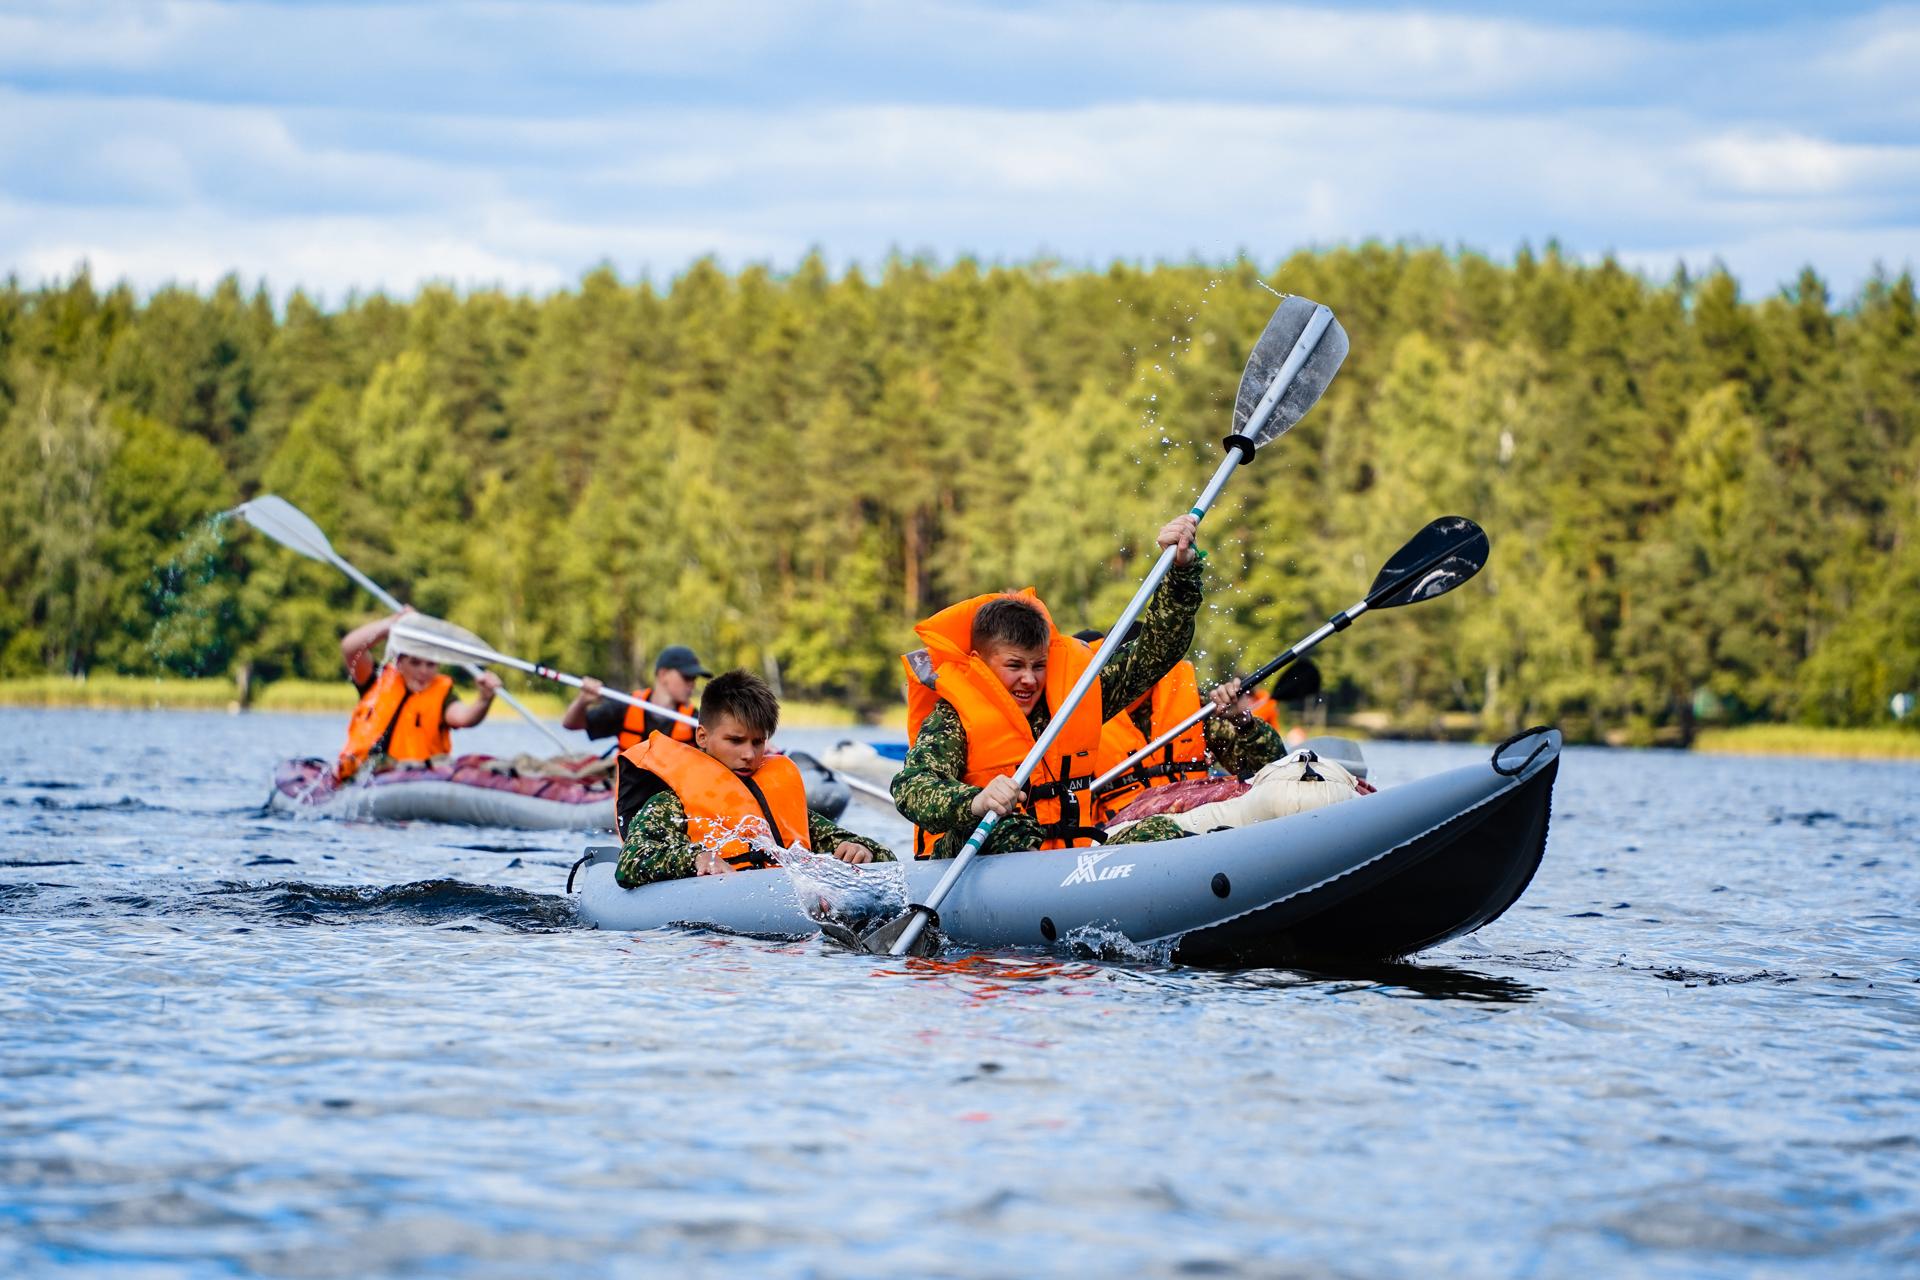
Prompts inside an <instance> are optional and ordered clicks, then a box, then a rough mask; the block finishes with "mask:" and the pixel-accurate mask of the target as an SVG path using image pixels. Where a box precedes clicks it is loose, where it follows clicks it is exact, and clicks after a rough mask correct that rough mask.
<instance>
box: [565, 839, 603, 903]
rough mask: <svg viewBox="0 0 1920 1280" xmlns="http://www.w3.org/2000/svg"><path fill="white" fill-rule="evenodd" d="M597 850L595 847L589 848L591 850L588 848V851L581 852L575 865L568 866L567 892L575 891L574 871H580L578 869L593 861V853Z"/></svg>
mask: <svg viewBox="0 0 1920 1280" xmlns="http://www.w3.org/2000/svg"><path fill="white" fill-rule="evenodd" d="M595 852H596V851H595V850H593V849H589V850H587V851H586V852H585V853H583V854H581V855H580V859H579V861H577V862H575V863H574V864H573V865H572V866H571V867H568V868H567V892H568V893H572V892H573V876H574V873H575V872H576V871H578V870H580V868H582V867H584V866H586V865H587V864H588V863H589V862H592V861H593V855H594V853H595Z"/></svg>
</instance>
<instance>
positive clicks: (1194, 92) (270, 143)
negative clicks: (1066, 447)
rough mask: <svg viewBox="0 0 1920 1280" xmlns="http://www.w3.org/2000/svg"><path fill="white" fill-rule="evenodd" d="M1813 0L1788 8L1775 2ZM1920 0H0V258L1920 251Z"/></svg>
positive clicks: (319, 260) (456, 263) (326, 285)
mask: <svg viewBox="0 0 1920 1280" xmlns="http://www.w3.org/2000/svg"><path fill="white" fill-rule="evenodd" d="M1816 10H1817V11H1816ZM1916 83H1920V5H1875V4H1847V3H1834V4H1826V5H1822V6H1818V7H1816V6H1808V5H1804V4H1784V3H1773V2H1771V0H1759V2H1757V3H1749V4H1700V5H1686V4H1657V3H1651V2H1640V3H1620V4H1599V3H1578V2H1576V3H1568V4H1562V5H1542V4H1522V3H1517V2H1515V3H1501V2H1498V0H1488V2H1486V3H1477V4H1476V3H1462V4H1430V5H1420V4H1409V5H1400V4H1384V3H1380V4H1370V3H1361V4H1346V5H1339V6H1332V5H1310V4H1301V5H1277V4H1261V3H1244V2H1243V3H1157V2H1153V0H1120V2H1117V3H1091V2H1061V3H1024V4H1020V3H990V2H983V0H964V2H963V0H893V2H890V3H881V2H879V0H871V2H868V3H833V4H827V3H810V2H808V0H779V2H776V0H742V2H740V3H728V2H726V0H664V2H662V3H655V4H632V5H623V4H597V3H520V2H518V0H489V2H487V3H471V4H426V3H407V2H405V0H357V2H348V3H333V4H291V3H281V4H272V3H259V2H254V3H228V2H224V0H167V2H165V3H161V2H158V0H151V2H146V3H117V2H111V0H60V2H58V3H16V2H12V0H0V270H8V271H13V272H16V273H18V274H19V275H20V276H21V277H22V278H24V279H26V280H29V281H37V280H41V279H47V278H56V277H61V276H64V275H66V274H68V273H69V272H71V270H72V269H73V268H74V266H75V265H76V264H77V263H79V262H81V261H82V260H85V261H89V262H91V263H92V264H93V268H94V271H95V274H96V275H97V276H100V277H104V278H108V279H114V278H122V277H124V278H127V279H130V280H132V281H134V282H135V283H136V284H138V285H140V286H142V287H152V286H155V285H158V284H161V283H164V282H167V281H171V280H179V281H185V282H192V283H198V284H206V283H209V282H211V281H212V280H214V279H216V278H218V277H219V276H220V275H222V274H224V273H225V272H226V271H228V270H238V271H240V272H241V273H242V274H243V276H245V277H246V278H248V279H250V280H251V279H254V278H260V277H264V278H265V279H266V280H267V281H268V282H269V283H270V284H271V285H272V286H273V287H274V288H275V289H276V290H282V291H284V290H285V289H288V288H290V287H292V286H294V285H301V286H304V287H307V288H308V289H309V290H312V291H316V292H319V293H320V294H322V295H323V296H325V297H326V298H328V299H329V300H333V301H337V300H339V299H340V298H341V297H342V296H344V294H345V293H346V292H347V290H349V289H352V288H356V287H358V288H362V289H367V288H385V289H389V290H393V291H397V292H401V293H406V292H410V291H411V290H412V289H414V288H415V287H416V286H417V285H418V284H419V283H420V282H422V281H423V280H426V279H447V280H452V281H454V282H456V283H459V284H480V283H502V284H505V285H508V286H510V287H514V288H525V289H532V290H536V291H540V290H547V289H551V288H555V287H559V286H562V285H565V284H567V283H569V282H570V281H572V280H574V279H576V278H578V276H579V274H580V273H581V272H582V271H583V270H585V269H587V268H588V267H590V266H592V265H593V264H595V263H597V262H600V261H610V262H612V263H613V264H614V265H615V266H616V267H617V268H618V269H619V270H620V272H621V273H622V274H623V275H627V276H634V275H638V274H640V273H641V272H648V273H651V274H652V275H653V276H654V277H655V278H659V279H664V278H667V277H670V276H671V275H672V274H673V273H675V272H676V271H678V270H679V269H681V268H682V267H684V266H685V265H686V264H687V263H688V262H689V261H691V260H692V259H693V258H695V257H698V256H700V255H702V254H707V253H712V254H715V255H717V256H718V257H719V258H721V259H722V260H723V261H725V262H727V263H728V264H731V265H738V264H741V263H744V262H749V261H764V262H770V263H772V264H774V265H775V266H780V267H784V266H790V265H791V264H792V263H793V262H794V261H796V260H797V259H798V258H799V257H800V256H801V255H802V254H804V253H805V252H807V251H808V250H809V249H810V248H814V247H818V248H820V249H822V250H823V251H824V252H825V253H826V254H827V256H828V258H829V260H830V261H831V262H833V263H834V264H835V265H836V266H844V265H846V264H848V263H850V262H866V263H871V262H874V261H877V260H879V259H880V258H882V257H884V255H885V254H887V253H888V252H889V251H890V250H894V249H900V250H906V251H910V252H918V251H928V252H931V253H933V254H935V255H936V256H938V257H940V258H942V259H950V258H952V257H954V256H957V255H960V254H973V255H977V256H980V257H984V258H988V259H993V260H1017V259H1025V258H1029V257H1032V256H1034V255H1036V254H1042V253H1045V254H1052V255H1056V256H1059V257H1061V258H1064V259H1066V260H1067V261H1069V262H1075V263H1101V262H1105V261H1107V260H1109V259H1112V258H1115V257H1123V258H1128V259H1144V260H1153V259H1160V258H1171V259H1185V258H1189V257H1194V256H1198V257H1202V258H1207V259H1224V258H1229V257H1231V256H1233V255H1234V254H1235V253H1237V252H1240V251H1245V252H1248V253H1250V254H1252V255H1253V256H1254V257H1255V258H1256V259H1257V260H1259V261H1262V262H1267V263H1271V262H1274V261H1277V260H1278V259H1280V258H1281V257H1283V256H1284V255H1286V254H1287V253H1289V252H1291V251H1292V250H1294V249H1296V248H1299V247H1301V246H1306V245H1324V244H1332V243H1338V242H1351V241H1357V240H1361V239H1367V238H1386V239H1401V238H1408V239H1418V240H1423V241H1429V242H1437V243H1441V244H1447V245H1456V244H1464V245H1467V246H1471V247H1473V248H1477V249H1482V250H1485V251H1488V252H1491V253H1493V254H1495V255H1496V256H1499V257H1505V256H1507V255H1509V254H1510V253H1511V252H1512V251H1513V249H1514V248H1515V247H1516V246H1517V245H1519V244H1520V243H1522V242H1523V241H1526V242H1532V243H1534V244H1536V245H1537V244H1539V243H1541V242H1542V241H1544V240H1546V239H1548V238H1549V237H1557V238H1558V239H1559V240H1560V241H1561V243H1562V244H1563V245H1565V246H1566V247H1567V248H1568V249H1569V250H1570V251H1572V252H1575V253H1578V254H1581V255H1583V256H1597V255H1599V254H1601V253H1604V252H1608V251H1611V252H1614V253H1616V254H1618V255H1619V256H1620V257H1621V258H1623V259H1624V260H1625V261H1627V262H1628V263H1630V264H1631V265H1633V266H1635V267H1637V268H1639V269H1642V270H1645V271H1648V272H1650V273H1653V274H1655V275H1661V276H1664V275H1665V274H1666V273H1667V272H1669V271H1671V270H1672V268H1673V266H1674V264H1675V263H1676V262H1679V261H1685V262H1687V263H1689V264H1691V265H1694V266H1701V265H1704V264H1706V263H1709V262H1711V261H1713V260H1715V259H1719V260H1721V261H1724V262H1726V263H1727V264H1728V265H1729V266H1731V267H1732V268H1733V269H1734V270H1735V271H1736V272H1737V273H1738V274H1739V276H1740V277H1741V279H1742V280H1743V281H1744V282H1745V284H1746V286H1747V289H1748V292H1749V293H1750V294H1758V293H1765V292H1768V291H1770V290H1772V289H1773V288H1775V287H1777V286H1778V285H1779V284H1780V283H1782V282H1783V281H1785V280H1787V279H1789V278H1790V277H1791V276H1792V275H1793V274H1794V273H1795V272H1797V270H1798V269H1799V267H1800V266H1801V265H1802V264H1803V263H1808V262H1810V263H1812V264H1813V265H1814V266H1815V267H1817V268H1818V269H1819V270H1820V271H1821V272H1822V273H1823V274H1825V275H1826V276H1827V277H1828V278H1829V280H1830V281H1831V282H1832V283H1833V285H1834V286H1835V289H1836V291H1837V292H1838V293H1840V294H1841V295H1842V296H1845V295H1846V294H1848V293H1851V292H1852V291H1853V290H1854V289H1856V288H1857V287H1858V286H1859V284H1860V282H1861V281H1862V280H1863V279H1864V278H1865V277H1866V276H1867V274H1868V273H1869V272H1870V271H1871V270H1872V269H1873V266H1874V264H1875V263H1884V264H1885V265H1886V266H1888V267H1889V268H1892V269H1895V270H1898V269H1901V268H1903V267H1908V266H1912V265H1914V264H1916V263H1920V92H1916V89H1915V84H1916Z"/></svg>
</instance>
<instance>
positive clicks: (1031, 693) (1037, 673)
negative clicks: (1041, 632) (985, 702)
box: [979, 644, 1047, 713]
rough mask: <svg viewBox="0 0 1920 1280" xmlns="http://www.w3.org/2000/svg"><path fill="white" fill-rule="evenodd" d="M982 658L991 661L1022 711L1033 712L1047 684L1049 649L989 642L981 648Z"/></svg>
mask: <svg viewBox="0 0 1920 1280" xmlns="http://www.w3.org/2000/svg"><path fill="white" fill-rule="evenodd" d="M979 653H980V661H982V662H984V663H986V664H987V666H988V668H989V669H991V670H992V672H993V674H994V675H996V676H999V677H1000V683H1001V684H1003V685H1005V686H1006V687H1007V692H1008V693H1010V694H1012V695H1013V700H1014V703H1015V704H1016V705H1018V706H1019V708H1020V710H1021V711H1022V712H1027V713H1031V712H1032V711H1033V707H1034V704H1035V703H1037V702H1039V701H1040V694H1041V692H1042V691H1043V690H1045V689H1046V687H1047V651H1046V650H1045V649H1017V648H1015V647H1013V646H1012V645H1002V644H996V645H989V646H988V647H987V648H985V649H983V650H980V651H979Z"/></svg>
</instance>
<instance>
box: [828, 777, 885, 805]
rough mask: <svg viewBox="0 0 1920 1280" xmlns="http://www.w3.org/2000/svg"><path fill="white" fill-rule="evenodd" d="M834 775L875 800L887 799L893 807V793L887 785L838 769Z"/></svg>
mask: <svg viewBox="0 0 1920 1280" xmlns="http://www.w3.org/2000/svg"><path fill="white" fill-rule="evenodd" d="M833 776H834V777H836V778H838V779H840V781H842V782H844V783H846V784H847V786H848V787H850V788H852V789H853V790H855V791H858V792H859V793H860V794H861V795H863V796H867V797H870V798H871V799H874V800H881V801H885V802H886V806H887V807H888V808H889V809H891V808H893V793H892V792H891V791H888V790H887V789H886V788H885V787H882V786H876V785H875V784H873V783H871V782H868V781H867V780H866V779H865V778H856V777H854V776H853V775H852V774H850V773H845V772H840V771H836V772H835V773H834V775H833Z"/></svg>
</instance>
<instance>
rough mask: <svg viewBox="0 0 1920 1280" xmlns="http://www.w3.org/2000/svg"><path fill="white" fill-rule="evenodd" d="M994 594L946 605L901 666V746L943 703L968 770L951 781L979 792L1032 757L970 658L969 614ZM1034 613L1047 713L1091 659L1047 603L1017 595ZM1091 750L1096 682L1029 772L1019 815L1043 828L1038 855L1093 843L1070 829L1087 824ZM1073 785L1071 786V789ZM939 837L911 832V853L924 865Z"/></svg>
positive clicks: (1017, 721)
mask: <svg viewBox="0 0 1920 1280" xmlns="http://www.w3.org/2000/svg"><path fill="white" fill-rule="evenodd" d="M1000 595H1001V593H1000V592H994V593H992V594H990V595H983V596H975V597H973V598H972V599H971V600H962V601H961V602H960V603H959V604H955V605H949V606H948V607H947V608H945V609H942V610H941V611H940V612H939V613H936V614H934V615H933V616H932V617H931V618H928V619H927V620H926V621H925V622H922V623H921V624H920V625H919V626H917V627H915V628H914V629H913V631H914V634H915V635H917V636H919V637H920V639H921V640H922V641H923V642H924V643H925V644H926V646H927V647H926V648H925V649H922V650H919V651H917V652H914V653H910V654H907V655H906V656H905V657H903V658H902V659H901V662H902V663H904V664H905V666H906V668H907V676H908V679H907V742H908V744H909V745H911V744H912V743H914V742H915V741H917V740H918V738H919V736H920V725H921V723H922V722H924V721H925V720H926V718H927V716H928V714H929V713H930V712H932V710H933V708H934V706H935V705H936V704H937V703H940V702H945V703H946V704H947V705H948V706H950V707H952V708H953V710H954V713H955V714H956V715H958V716H959V717H960V724H961V727H962V728H963V729H964V730H965V731H966V735H967V767H966V771H965V772H964V773H962V774H961V775H960V778H961V781H963V782H965V783H967V784H968V785H969V786H974V787H984V786H985V785H987V783H989V782H991V781H993V780H994V779H995V778H1001V777H1006V776H1008V775H1010V774H1012V773H1013V771H1014V770H1016V769H1018V768H1019V767H1020V762H1021V761H1022V760H1024V759H1026V757H1027V752H1029V751H1031V750H1033V743H1034V737H1033V726H1032V725H1031V724H1029V723H1028V721H1027V716H1026V713H1025V712H1023V711H1022V710H1020V704H1019V703H1017V702H1015V701H1014V700H1013V695H1012V694H1010V693H1008V692H1007V687H1006V685H1004V684H1002V683H1001V682H1000V677H999V676H997V675H995V674H994V673H993V669H992V668H991V667H989V666H987V664H986V662H985V661H984V660H983V659H982V658H981V657H980V656H979V655H978V654H976V653H974V652H973V615H974V614H976V613H978V612H979V611H980V606H982V605H984V604H986V603H987V602H988V601H989V600H995V599H998V598H999V597H1000ZM1019 595H1020V597H1021V598H1022V599H1026V600H1030V601H1032V603H1033V604H1035V605H1036V606H1038V607H1039V609H1040V612H1041V614H1042V616H1044V617H1046V619H1047V631H1048V639H1047V683H1046V689H1045V691H1044V692H1043V694H1042V696H1043V697H1044V698H1045V699H1046V703H1047V706H1048V707H1049V708H1052V707H1058V706H1061V705H1063V704H1064V703H1065V702H1066V699H1067V693H1068V692H1069V691H1070V690H1071V689H1072V688H1073V686H1074V682H1075V681H1077V680H1079V678H1080V675H1081V673H1082V672H1084V671H1085V670H1086V669H1087V664H1088V663H1089V662H1090V661H1092V657H1093V651H1092V650H1091V649H1089V648H1088V647H1087V646H1086V645H1085V644H1084V643H1082V642H1081V641H1079V640H1075V639H1074V638H1073V637H1072V636H1068V635H1062V634H1061V633H1060V631H1059V629H1058V628H1056V627H1055V626H1054V625H1053V617H1052V615H1051V614H1048V613H1047V607H1046V605H1044V604H1042V603H1041V602H1040V599H1039V597H1038V596H1036V595H1034V593H1033V588H1031V587H1028V588H1027V589H1026V590H1024V591H1022V592H1020V593H1019ZM1099 746H1100V681H1099V680H1098V679H1097V678H1096V679H1095V680H1094V682H1093V685H1092V687H1091V688H1089V689H1088V690H1087V694H1086V696H1085V697H1084V698H1082V699H1081V700H1080V704H1079V705H1078V706H1076V707H1075V708H1074V709H1073V714H1071V715H1070V716H1068V717H1067V722H1066V723H1065V724H1064V725H1062V726H1061V729H1060V733H1059V735H1058V736H1056V737H1055V738H1054V740H1053V746H1052V748H1051V750H1050V751H1049V752H1048V758H1046V759H1044V760H1042V761H1040V763H1039V764H1038V765H1037V766H1035V768H1034V771H1033V774H1032V776H1031V777H1030V778H1028V780H1027V785H1026V788H1025V789H1026V793H1027V809H1028V811H1029V812H1030V813H1031V814H1032V816H1033V818H1034V820H1035V821H1036V822H1038V823H1039V824H1040V825H1041V827H1042V828H1045V829H1047V830H1049V831H1050V832H1051V833H1052V834H1050V835H1049V837H1048V838H1047V840H1046V841H1044V842H1043V843H1042V844H1041V846H1040V847H1041V848H1042V849H1061V848H1066V847H1068V846H1074V847H1079V846H1083V845H1088V844H1091V843H1092V840H1091V839H1090V838H1089V837H1086V836H1079V837H1075V836H1074V835H1073V834H1072V830H1073V829H1075V828H1079V827H1082V826H1091V825H1092V823H1093V820H1094V816H1095V815H1093V814H1091V813H1086V814H1083V813H1081V811H1080V804H1079V796H1078V795H1076V794H1075V793H1076V792H1080V793H1084V792H1085V790H1086V784H1087V783H1088V782H1089V781H1090V780H1091V779H1092V777H1093V760H1094V753H1095V752H1096V751H1098V750H1099ZM1076 784H1077V785H1076ZM938 839H939V833H938V832H933V831H923V830H920V829H919V828H915V830H914V834H913V853H914V856H915V857H916V858H931V857H932V856H933V846H934V843H935V841H937V840H938Z"/></svg>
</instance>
